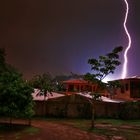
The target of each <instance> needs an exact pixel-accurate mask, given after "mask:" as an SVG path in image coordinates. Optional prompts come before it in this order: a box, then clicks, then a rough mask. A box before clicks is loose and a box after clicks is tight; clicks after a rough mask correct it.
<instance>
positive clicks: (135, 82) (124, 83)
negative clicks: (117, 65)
mask: <svg viewBox="0 0 140 140" xmlns="http://www.w3.org/2000/svg"><path fill="white" fill-rule="evenodd" d="M119 81H120V84H121V88H118V89H117V90H116V94H115V95H114V96H113V98H115V99H123V100H140V79H136V78H130V79H123V80H122V79H121V80H119Z"/></svg>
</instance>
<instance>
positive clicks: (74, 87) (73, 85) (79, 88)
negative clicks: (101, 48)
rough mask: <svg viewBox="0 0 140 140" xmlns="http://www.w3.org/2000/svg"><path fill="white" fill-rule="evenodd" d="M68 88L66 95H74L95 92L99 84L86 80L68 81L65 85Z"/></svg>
mask: <svg viewBox="0 0 140 140" xmlns="http://www.w3.org/2000/svg"><path fill="white" fill-rule="evenodd" d="M63 84H64V85H65V88H66V94H74V93H77V92H94V91H96V89H97V84H92V83H90V82H88V81H85V80H68V81H65V82H64V83H63Z"/></svg>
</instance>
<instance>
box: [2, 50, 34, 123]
mask: <svg viewBox="0 0 140 140" xmlns="http://www.w3.org/2000/svg"><path fill="white" fill-rule="evenodd" d="M1 52H2V51H1V49H0V67H1V73H0V115H3V116H5V117H9V118H10V123H12V118H13V117H24V118H29V119H30V118H31V116H32V115H33V100H32V95H31V93H32V92H33V90H32V88H31V87H30V86H29V84H28V83H27V82H26V81H24V80H23V79H22V75H21V74H20V73H19V72H18V71H17V70H16V69H15V68H13V67H12V66H11V65H8V64H6V63H5V59H4V57H5V56H4V51H3V52H2V53H1ZM1 58H2V59H1Z"/></svg>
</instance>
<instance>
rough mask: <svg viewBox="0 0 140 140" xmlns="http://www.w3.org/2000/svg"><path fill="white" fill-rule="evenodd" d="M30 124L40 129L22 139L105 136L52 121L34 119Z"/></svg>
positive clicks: (93, 139) (81, 139) (65, 139)
mask: <svg viewBox="0 0 140 140" xmlns="http://www.w3.org/2000/svg"><path fill="white" fill-rule="evenodd" d="M32 126H33V127H37V128H40V130H41V131H40V132H39V133H37V134H35V135H30V136H25V137H24V138H23V140H28V139H29V140H106V138H105V137H102V136H97V135H95V134H93V133H89V132H85V131H82V130H79V129H77V128H74V127H71V126H68V125H63V124H59V123H54V122H47V121H42V120H41V121H40V120H35V121H33V122H32Z"/></svg>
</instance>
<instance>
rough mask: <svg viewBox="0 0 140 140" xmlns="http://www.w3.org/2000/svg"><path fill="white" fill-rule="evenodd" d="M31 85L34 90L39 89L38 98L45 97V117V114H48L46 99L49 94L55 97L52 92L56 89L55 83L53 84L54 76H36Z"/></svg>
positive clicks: (47, 74)
mask: <svg viewBox="0 0 140 140" xmlns="http://www.w3.org/2000/svg"><path fill="white" fill-rule="evenodd" d="M30 84H31V86H32V87H33V88H37V89H39V90H40V91H39V92H38V94H37V95H36V96H44V107H43V113H44V115H45V112H46V100H45V99H46V97H47V96H48V95H49V94H50V95H51V96H53V94H52V91H53V88H54V83H53V79H52V76H51V75H50V74H49V73H45V74H42V75H36V76H34V77H33V78H32V79H31V81H30Z"/></svg>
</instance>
